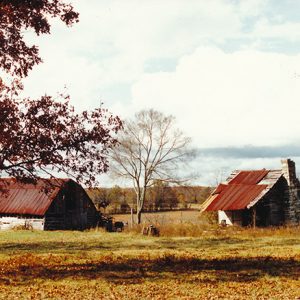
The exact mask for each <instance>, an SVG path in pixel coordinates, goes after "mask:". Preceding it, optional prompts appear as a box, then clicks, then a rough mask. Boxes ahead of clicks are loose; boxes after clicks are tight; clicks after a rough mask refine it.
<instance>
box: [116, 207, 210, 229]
mask: <svg viewBox="0 0 300 300" xmlns="http://www.w3.org/2000/svg"><path fill="white" fill-rule="evenodd" d="M113 217H114V219H115V220H116V221H123V222H128V223H130V218H131V216H130V214H115V215H113ZM134 218H135V216H134ZM206 221H207V220H206V218H203V217H201V216H200V212H199V210H173V211H164V212H151V213H149V212H148V213H143V214H142V223H146V224H147V223H152V224H155V225H159V226H164V225H170V224H184V223H191V224H199V225H200V224H201V225H202V224H205V223H206Z"/></svg>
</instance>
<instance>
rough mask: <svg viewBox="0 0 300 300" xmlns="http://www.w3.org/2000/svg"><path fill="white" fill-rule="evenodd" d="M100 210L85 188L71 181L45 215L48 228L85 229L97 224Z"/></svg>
mask: <svg viewBox="0 0 300 300" xmlns="http://www.w3.org/2000/svg"><path fill="white" fill-rule="evenodd" d="M97 216H98V212H97V210H96V208H95V206H94V204H93V203H92V201H91V200H90V198H89V197H88V195H87V194H86V192H85V191H84V189H83V188H82V187H81V186H80V185H78V184H76V183H75V182H72V181H70V182H69V183H68V184H67V185H65V187H64V188H63V189H62V190H61V191H60V192H59V194H58V195H57V197H56V198H55V199H54V201H53V202H52V204H51V206H50V207H49V209H48V211H47V212H46V215H45V229H46V230H84V229H87V228H91V227H94V226H96V224H97Z"/></svg>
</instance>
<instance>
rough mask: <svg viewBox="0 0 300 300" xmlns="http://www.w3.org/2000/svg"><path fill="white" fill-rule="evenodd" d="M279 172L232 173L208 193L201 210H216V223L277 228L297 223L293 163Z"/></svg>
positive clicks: (298, 189)
mask: <svg viewBox="0 0 300 300" xmlns="http://www.w3.org/2000/svg"><path fill="white" fill-rule="evenodd" d="M281 163H282V169H281V170H266V169H262V170H236V171H234V172H233V173H232V174H231V175H230V176H229V178H228V179H227V180H226V182H225V183H221V184H219V185H218V186H217V188H216V189H215V190H214V191H213V192H212V194H211V195H210V197H209V198H208V199H207V200H206V201H205V202H204V204H203V206H202V212H203V211H218V219H219V223H222V224H225V223H226V224H227V225H239V226H278V225H296V224H299V223H300V182H299V180H298V179H297V177H296V167H295V163H294V162H293V161H292V160H290V159H284V160H282V161H281Z"/></svg>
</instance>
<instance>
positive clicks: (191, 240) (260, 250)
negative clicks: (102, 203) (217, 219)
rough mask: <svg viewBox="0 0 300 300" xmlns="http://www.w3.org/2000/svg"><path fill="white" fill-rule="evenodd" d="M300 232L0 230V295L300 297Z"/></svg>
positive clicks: (232, 229) (259, 230)
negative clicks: (194, 234) (169, 233)
mask: <svg viewBox="0 0 300 300" xmlns="http://www.w3.org/2000/svg"><path fill="white" fill-rule="evenodd" d="M178 226H179V225H178ZM184 226H186V225H183V227H184ZM173 233H174V232H173ZM299 233H300V228H281V229H256V230H254V229H238V228H237V229H235V228H225V229H221V228H217V227H216V228H212V229H208V230H204V231H203V230H202V231H201V230H199V232H198V236H197V237H188V236H186V237H169V236H164V237H159V238H155V237H144V236H141V235H138V234H134V233H106V232H103V231H88V232H74V231H73V232H62V231H57V232H31V231H15V232H13V231H11V232H0V299H7V300H8V299H139V300H141V299H299V297H300V279H299V277H300V234H299ZM186 235H188V229H187V232H186Z"/></svg>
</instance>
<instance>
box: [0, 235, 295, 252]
mask: <svg viewBox="0 0 300 300" xmlns="http://www.w3.org/2000/svg"><path fill="white" fill-rule="evenodd" d="M261 242H262V243H263V244H264V245H268V244H270V245H272V246H294V245H298V244H299V239H297V238H291V239H286V238H285V239H277V240H276V241H269V242H266V241H265V240H262V241H261ZM259 243H260V240H259V239H256V244H259ZM228 245H232V246H234V245H236V246H242V247H244V248H245V249H246V248H249V247H251V249H252V245H253V240H252V239H240V238H235V237H218V238H215V237H214V238H188V237H187V238H181V239H180V240H178V239H176V238H164V237H161V238H152V239H151V238H150V239H149V238H144V239H140V240H139V239H137V240H135V241H134V242H132V241H131V239H130V238H129V239H122V240H113V239H112V240H105V241H101V240H99V241H97V240H96V241H95V240H93V241H89V242H81V241H78V242H69V241H65V242H62V241H40V242H25V243H21V242H20V243H12V242H4V243H0V253H1V254H11V253H19V254H22V253H26V252H29V253H36V254H38V253H40V254H41V253H49V252H50V253H70V252H76V251H97V250H99V251H101V250H107V251H116V250H132V249H133V250H143V249H146V250H155V249H178V250H180V249H187V248H190V249H199V248H201V247H202V248H207V249H209V248H216V247H220V248H221V247H226V246H228Z"/></svg>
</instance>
